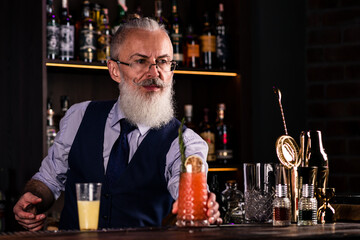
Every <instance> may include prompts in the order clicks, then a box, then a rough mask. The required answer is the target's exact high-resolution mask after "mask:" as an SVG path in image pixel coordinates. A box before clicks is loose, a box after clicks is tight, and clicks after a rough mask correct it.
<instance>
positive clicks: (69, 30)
mask: <svg viewBox="0 0 360 240" xmlns="http://www.w3.org/2000/svg"><path fill="white" fill-rule="evenodd" d="M74 44H75V26H74V23H73V21H72V17H71V15H70V13H69V6H68V0H62V8H61V21H60V58H61V60H66V61H69V60H72V59H74Z"/></svg>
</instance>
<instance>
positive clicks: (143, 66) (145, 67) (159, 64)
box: [111, 59, 176, 73]
mask: <svg viewBox="0 0 360 240" xmlns="http://www.w3.org/2000/svg"><path fill="white" fill-rule="evenodd" d="M111 60H113V61H114V62H117V63H118V64H123V65H126V66H129V67H130V68H131V69H133V70H134V71H135V72H138V73H141V72H147V71H149V70H150V68H151V67H152V66H153V65H155V66H156V68H157V69H160V70H162V71H164V72H172V71H174V70H175V68H176V62H175V61H174V60H172V61H168V60H156V63H151V62H149V61H148V60H146V59H138V60H135V61H133V62H131V63H126V62H121V61H119V60H115V59H111Z"/></svg>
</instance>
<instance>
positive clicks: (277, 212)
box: [273, 184, 291, 226]
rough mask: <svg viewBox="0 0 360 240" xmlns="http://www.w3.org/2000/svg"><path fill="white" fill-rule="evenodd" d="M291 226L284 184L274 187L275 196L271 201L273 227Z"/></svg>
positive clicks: (289, 207)
mask: <svg viewBox="0 0 360 240" xmlns="http://www.w3.org/2000/svg"><path fill="white" fill-rule="evenodd" d="M290 224H291V202H290V199H289V197H288V188H287V185H286V184H277V185H276V196H275V199H274V201H273V226H289V225H290Z"/></svg>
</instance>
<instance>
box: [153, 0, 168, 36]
mask: <svg viewBox="0 0 360 240" xmlns="http://www.w3.org/2000/svg"><path fill="white" fill-rule="evenodd" d="M155 19H156V21H157V22H158V23H160V24H163V25H164V26H165V28H166V29H169V21H168V19H167V18H166V17H164V15H163V8H162V0H155Z"/></svg>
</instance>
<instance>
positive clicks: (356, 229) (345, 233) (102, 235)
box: [0, 223, 360, 240]
mask: <svg viewBox="0 0 360 240" xmlns="http://www.w3.org/2000/svg"><path fill="white" fill-rule="evenodd" d="M339 238H341V239H360V223H335V224H325V225H321V224H319V225H317V226H305V227H303V226H302V227H298V226H296V225H295V224H292V225H291V226H289V227H273V226H272V225H271V224H240V225H221V226H210V227H205V228H177V227H169V228H137V229H131V228H130V229H111V230H106V229H104V230H99V231H89V232H80V231H58V232H44V231H43V232H13V233H3V234H2V235H0V239H9V240H13V239H28V240H35V239H37V240H38V239H39V240H60V239H61V240H76V239H91V240H97V239H98V240H105V239H106V240H112V239H122V240H133V239H136V240H138V239H148V240H155V239H156V240H159V239H171V240H180V239H181V240H183V239H186V240H191V239H206V240H213V239H214V240H220V239H221V240H225V239H226V240H235V239H266V240H275V239H277V240H279V239H339Z"/></svg>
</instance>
